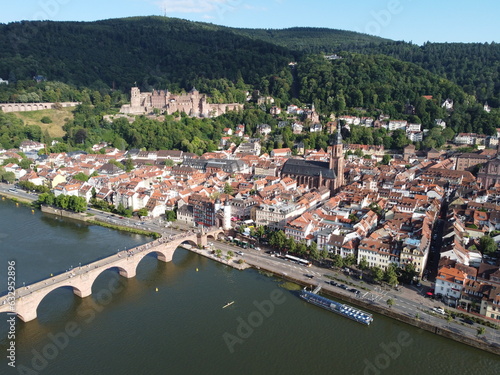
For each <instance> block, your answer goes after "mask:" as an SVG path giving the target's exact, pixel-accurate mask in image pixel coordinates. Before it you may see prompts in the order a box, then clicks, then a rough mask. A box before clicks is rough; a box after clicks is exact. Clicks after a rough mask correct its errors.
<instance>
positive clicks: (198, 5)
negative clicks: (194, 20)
mask: <svg viewBox="0 0 500 375" xmlns="http://www.w3.org/2000/svg"><path fill="white" fill-rule="evenodd" d="M242 3H243V0H163V1H160V2H159V3H158V4H159V6H161V8H162V10H164V11H165V12H166V13H213V12H218V13H221V12H225V11H227V10H234V9H236V7H238V6H240V5H241V4H242Z"/></svg>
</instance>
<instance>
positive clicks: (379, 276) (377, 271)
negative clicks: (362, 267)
mask: <svg viewBox="0 0 500 375" xmlns="http://www.w3.org/2000/svg"><path fill="white" fill-rule="evenodd" d="M371 271H372V275H373V280H375V281H377V282H381V281H382V280H384V270H383V269H382V268H380V267H376V266H375V267H372V269H371Z"/></svg>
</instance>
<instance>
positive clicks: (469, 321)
mask: <svg viewBox="0 0 500 375" xmlns="http://www.w3.org/2000/svg"><path fill="white" fill-rule="evenodd" d="M462 321H463V322H464V323H467V324H474V321H473V320H472V319H470V318H464V319H463V320H462Z"/></svg>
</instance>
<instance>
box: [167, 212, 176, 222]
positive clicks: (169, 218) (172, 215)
mask: <svg viewBox="0 0 500 375" xmlns="http://www.w3.org/2000/svg"><path fill="white" fill-rule="evenodd" d="M165 220H167V221H171V222H172V221H176V220H177V214H176V213H175V211H173V210H167V211H165Z"/></svg>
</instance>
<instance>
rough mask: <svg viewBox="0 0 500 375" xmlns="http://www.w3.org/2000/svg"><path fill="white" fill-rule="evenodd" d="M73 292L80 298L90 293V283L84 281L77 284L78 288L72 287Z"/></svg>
mask: <svg viewBox="0 0 500 375" xmlns="http://www.w3.org/2000/svg"><path fill="white" fill-rule="evenodd" d="M73 293H75V294H76V295H77V296H78V297H80V298H85V297H88V296H90V295H91V294H92V283H89V282H85V283H83V284H81V285H79V286H78V288H73Z"/></svg>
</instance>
